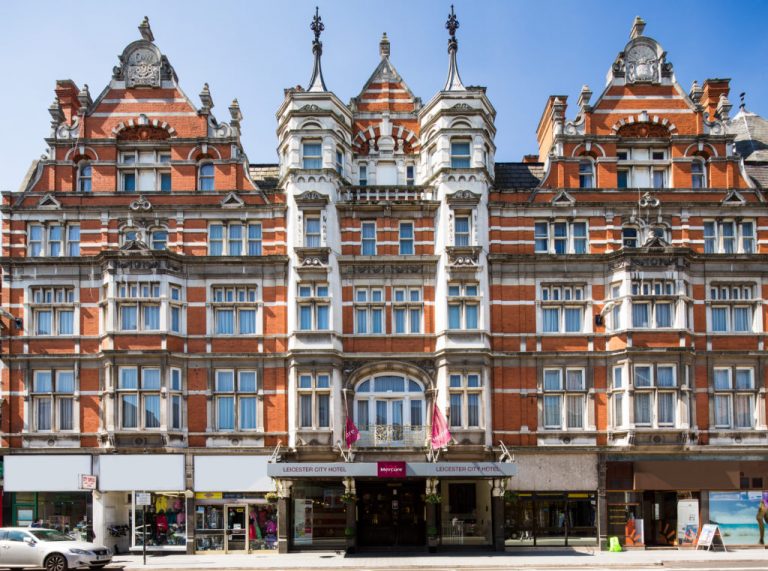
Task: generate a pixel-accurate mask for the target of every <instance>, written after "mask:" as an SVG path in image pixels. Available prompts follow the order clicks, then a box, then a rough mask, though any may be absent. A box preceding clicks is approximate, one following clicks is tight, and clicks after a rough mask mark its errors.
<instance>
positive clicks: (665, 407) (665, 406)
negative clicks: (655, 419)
mask: <svg viewBox="0 0 768 571" xmlns="http://www.w3.org/2000/svg"><path fill="white" fill-rule="evenodd" d="M658 398H659V424H674V423H675V401H676V396H675V393H659V396H658Z"/></svg>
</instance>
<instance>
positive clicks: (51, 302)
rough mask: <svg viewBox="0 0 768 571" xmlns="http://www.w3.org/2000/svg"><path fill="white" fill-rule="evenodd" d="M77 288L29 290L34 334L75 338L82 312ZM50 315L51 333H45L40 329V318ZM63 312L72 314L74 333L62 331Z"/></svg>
mask: <svg viewBox="0 0 768 571" xmlns="http://www.w3.org/2000/svg"><path fill="white" fill-rule="evenodd" d="M76 295H77V293H76V288H74V287H71V286H50V287H42V286H33V287H31V288H30V289H29V308H30V310H31V315H32V332H33V335H35V336H42V335H49V336H56V337H62V336H73V335H77V334H78V333H79V330H80V328H79V326H78V320H79V317H80V315H79V314H80V312H79V311H78V303H77V298H76ZM44 312H47V313H50V331H49V332H48V333H45V332H43V331H42V330H41V328H40V325H41V323H40V318H41V315H42V314H43V313H44ZM63 312H71V313H72V331H69V332H66V331H65V330H63V329H62V324H63V320H62V316H61V314H62V313H63Z"/></svg>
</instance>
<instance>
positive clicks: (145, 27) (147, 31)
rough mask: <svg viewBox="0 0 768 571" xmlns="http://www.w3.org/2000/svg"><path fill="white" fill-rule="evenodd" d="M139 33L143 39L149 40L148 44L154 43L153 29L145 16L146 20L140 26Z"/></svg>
mask: <svg viewBox="0 0 768 571" xmlns="http://www.w3.org/2000/svg"><path fill="white" fill-rule="evenodd" d="M139 32H140V33H141V37H142V38H144V39H145V40H147V41H148V42H154V41H155V36H154V34H152V28H150V27H149V17H148V16H144V19H143V20H142V21H141V24H139Z"/></svg>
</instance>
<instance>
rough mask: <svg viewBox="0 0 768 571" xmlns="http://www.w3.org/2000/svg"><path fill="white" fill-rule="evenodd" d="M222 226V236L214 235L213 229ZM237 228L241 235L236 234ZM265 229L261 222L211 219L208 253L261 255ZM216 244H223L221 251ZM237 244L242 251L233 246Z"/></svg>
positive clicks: (218, 254) (213, 254) (212, 254)
mask: <svg viewBox="0 0 768 571" xmlns="http://www.w3.org/2000/svg"><path fill="white" fill-rule="evenodd" d="M214 228H221V238H214V237H213V231H212V230H213V229H214ZM236 228H239V229H240V230H239V231H240V237H239V238H237V237H236V236H234V235H233V234H234V231H235V229H236ZM263 236H264V229H263V228H262V224H261V222H246V221H240V220H237V221H235V220H231V221H211V222H209V224H208V255H209V256H261V255H262V251H263V250H262V247H263ZM214 244H221V246H220V249H221V253H218V248H215V247H214ZM235 245H237V246H238V247H239V249H240V253H239V254H238V253H236V252H237V249H236V248H234V247H233V246H235Z"/></svg>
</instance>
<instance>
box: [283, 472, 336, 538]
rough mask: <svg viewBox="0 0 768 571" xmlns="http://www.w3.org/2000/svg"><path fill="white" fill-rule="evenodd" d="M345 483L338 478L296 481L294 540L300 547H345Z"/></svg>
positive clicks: (292, 516) (293, 496)
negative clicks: (342, 497) (324, 480)
mask: <svg viewBox="0 0 768 571" xmlns="http://www.w3.org/2000/svg"><path fill="white" fill-rule="evenodd" d="M343 493H344V486H342V485H341V483H340V482H339V480H336V481H326V482H323V481H313V482H312V483H309V482H301V481H300V482H296V483H295V484H294V485H293V488H292V498H291V500H290V505H291V510H292V513H291V522H292V523H293V525H292V526H291V531H290V533H291V540H292V542H293V545H294V546H295V547H297V548H320V549H344V547H345V545H346V539H345V533H344V531H345V528H346V521H347V520H346V510H347V505H346V504H345V503H344V502H343V501H341V496H342V494H343Z"/></svg>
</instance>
